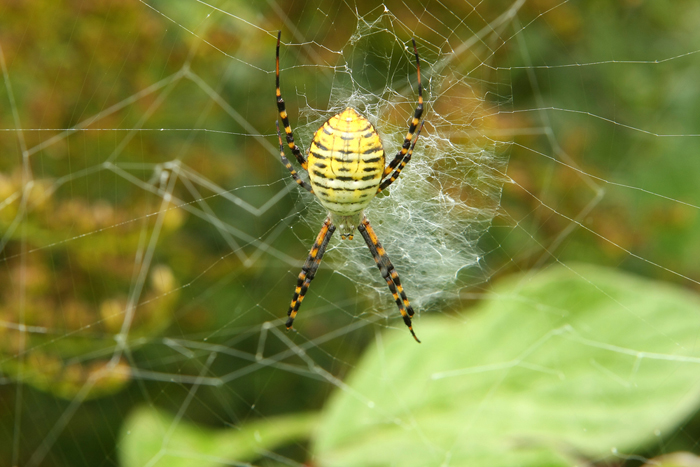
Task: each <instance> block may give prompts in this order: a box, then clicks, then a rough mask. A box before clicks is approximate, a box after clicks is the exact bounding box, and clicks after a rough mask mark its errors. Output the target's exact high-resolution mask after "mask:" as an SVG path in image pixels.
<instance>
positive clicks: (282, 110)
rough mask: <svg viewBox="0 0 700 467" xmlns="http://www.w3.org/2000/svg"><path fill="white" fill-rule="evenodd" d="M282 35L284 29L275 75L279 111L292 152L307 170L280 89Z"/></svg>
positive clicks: (278, 38)
mask: <svg viewBox="0 0 700 467" xmlns="http://www.w3.org/2000/svg"><path fill="white" fill-rule="evenodd" d="M281 37H282V31H280V32H278V33H277V59H276V61H275V76H276V83H277V90H276V95H277V110H278V111H279V114H280V118H281V119H282V125H284V132H285V133H286V134H287V144H288V145H289V148H290V149H291V150H292V154H294V157H296V158H297V161H299V164H301V167H302V168H303V169H304V170H306V167H307V163H306V159H304V154H302V151H301V149H299V146H297V145H296V143H295V142H294V134H293V133H292V127H291V126H290V125H289V116H287V110H286V108H285V105H284V99H282V92H281V91H280V38H281Z"/></svg>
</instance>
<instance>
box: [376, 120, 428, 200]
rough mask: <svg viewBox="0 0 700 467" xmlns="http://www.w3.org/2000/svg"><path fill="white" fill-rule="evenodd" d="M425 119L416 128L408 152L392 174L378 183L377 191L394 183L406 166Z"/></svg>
mask: <svg viewBox="0 0 700 467" xmlns="http://www.w3.org/2000/svg"><path fill="white" fill-rule="evenodd" d="M424 123H425V121H423V122H421V124H420V128H418V131H417V132H416V139H415V140H413V143H412V144H411V147H410V149H409V150H408V153H407V154H406V157H404V159H403V160H402V161H401V164H399V166H398V167H397V168H396V170H395V171H394V173H393V174H391V177H389V178H386V179H384V181H383V182H382V184H381V185H379V188H377V193H380V192H381V191H382V190H384V189H386V187H388V186H389V185H391V184H392V183H394V182H395V181H396V179H397V178H399V175H401V171H402V170H403V168H404V167H406V164H408V163H409V162H410V160H411V156H412V155H413V148H415V147H416V143H417V142H418V137H419V136H420V132H421V130H422V129H423V124H424Z"/></svg>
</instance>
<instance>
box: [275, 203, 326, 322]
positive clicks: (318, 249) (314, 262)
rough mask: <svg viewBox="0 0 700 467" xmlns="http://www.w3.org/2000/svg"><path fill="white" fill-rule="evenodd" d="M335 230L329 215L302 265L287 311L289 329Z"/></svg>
mask: <svg viewBox="0 0 700 467" xmlns="http://www.w3.org/2000/svg"><path fill="white" fill-rule="evenodd" d="M333 232H335V226H334V225H333V223H332V222H331V218H330V217H328V218H327V219H326V221H325V222H324V223H323V227H321V231H320V232H319V233H318V237H316V241H315V242H314V246H312V247H311V251H310V252H309V256H308V257H307V258H306V262H305V263H304V266H302V268H301V272H300V273H299V276H298V278H297V287H296V289H295V290H294V296H293V297H292V303H291V305H289V311H288V312H287V316H289V319H287V323H286V324H285V326H287V330H289V329H291V328H292V324H294V318H296V316H297V312H298V311H299V307H300V306H301V302H302V300H304V295H306V291H307V290H309V284H311V281H312V280H313V279H314V276H315V275H316V271H317V270H318V267H319V265H320V264H321V259H322V258H323V253H325V251H326V246H328V241H329V240H330V239H331V236H332V235H333Z"/></svg>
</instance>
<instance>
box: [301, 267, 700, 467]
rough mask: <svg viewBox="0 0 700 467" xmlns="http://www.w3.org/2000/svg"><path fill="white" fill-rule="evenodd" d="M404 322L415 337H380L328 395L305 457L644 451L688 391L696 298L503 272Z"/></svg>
mask: <svg viewBox="0 0 700 467" xmlns="http://www.w3.org/2000/svg"><path fill="white" fill-rule="evenodd" d="M414 329H415V330H416V333H417V334H418V336H419V337H420V338H421V340H422V341H423V343H422V344H421V345H416V343H415V342H414V341H413V340H412V339H410V336H408V334H407V333H405V332H400V333H399V332H396V333H391V335H389V336H386V337H382V338H381V339H379V340H378V343H377V345H376V346H375V347H374V348H373V349H371V350H370V351H369V352H368V353H367V354H366V355H365V357H364V358H363V359H362V361H361V362H360V364H359V365H358V366H357V368H356V369H355V371H354V372H353V373H352V375H351V376H350V377H349V379H348V380H347V386H346V387H345V390H338V391H337V392H336V393H335V394H334V395H333V396H332V398H331V401H330V402H329V406H328V410H326V411H325V415H324V418H323V420H322V422H321V426H320V430H318V432H317V437H316V438H315V439H314V440H313V444H312V449H313V452H314V454H315V461H316V465H319V466H335V465H338V466H340V465H342V466H354V465H357V466H372V465H377V466H378V465H383V466H384V465H397V466H398V465H400V466H431V465H443V464H444V465H450V466H460V465H464V466H473V465H483V466H489V467H494V466H515V465H518V466H533V467H534V466H538V467H539V466H570V465H581V464H582V463H584V462H582V459H592V460H596V461H600V460H601V459H604V458H606V457H608V456H611V455H613V454H615V453H620V454H630V453H634V452H636V451H640V450H642V449H644V447H645V446H648V445H649V443H650V442H651V441H652V440H653V439H654V438H655V437H658V436H663V435H664V434H668V432H669V431H670V430H673V428H674V427H676V426H677V425H678V424H679V423H680V422H681V421H683V420H684V419H685V418H686V417H688V416H689V415H690V414H691V413H692V412H693V411H694V410H695V409H696V407H697V406H698V401H699V400H700V371H699V370H700V345H698V343H699V342H700V341H699V340H698V337H699V336H700V333H699V330H700V299H699V298H698V297H697V296H695V295H693V294H691V293H690V292H687V291H685V290H682V289H680V288H678V287H674V286H671V285H668V284H663V283H659V282H652V281H648V280H643V279H639V278H636V277H633V276H630V275H628V274H623V273H620V272H618V271H615V270H611V269H604V268H599V267H594V266H582V265H581V266H575V267H571V268H569V267H564V266H556V267H552V268H550V269H548V270H546V271H544V272H540V273H535V274H527V275H521V276H517V277H514V278H510V279H509V280H505V281H503V282H501V283H500V284H498V285H497V286H495V287H494V288H493V290H492V291H491V293H490V294H489V297H488V299H487V300H485V301H483V302H482V303H481V304H480V306H479V307H478V309H477V310H475V311H474V312H473V313H469V314H464V315H463V316H449V315H441V316H429V317H428V316H424V317H422V319H418V320H416V321H415V325H414ZM382 339H384V340H382Z"/></svg>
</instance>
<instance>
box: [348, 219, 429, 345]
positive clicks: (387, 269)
mask: <svg viewBox="0 0 700 467" xmlns="http://www.w3.org/2000/svg"><path fill="white" fill-rule="evenodd" d="M357 230H359V231H360V234H361V235H362V238H364V239H365V242H366V243H367V246H368V247H369V251H370V252H371V253H372V257H373V258H374V262H375V263H377V267H378V268H379V271H380V272H381V274H382V277H383V278H384V280H385V281H386V283H387V285H388V286H389V290H391V293H392V295H393V296H394V300H395V301H396V305H397V306H398V307H399V311H400V312H401V316H402V317H403V322H404V323H405V324H406V326H408V330H409V331H411V335H412V336H413V338H414V339H415V340H416V342H418V343H420V340H418V338H417V337H416V334H415V333H414V332H413V326H412V324H411V317H412V316H413V314H414V312H413V307H411V304H410V303H409V302H408V297H406V293H405V292H404V291H403V287H402V286H401V279H399V273H398V272H396V269H394V265H393V264H391V260H389V256H387V254H386V250H384V247H382V244H381V243H379V239H378V238H377V235H376V234H375V233H374V229H372V226H371V225H369V221H368V220H367V218H366V217H364V218H363V219H362V222H360V225H359V226H357Z"/></svg>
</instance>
